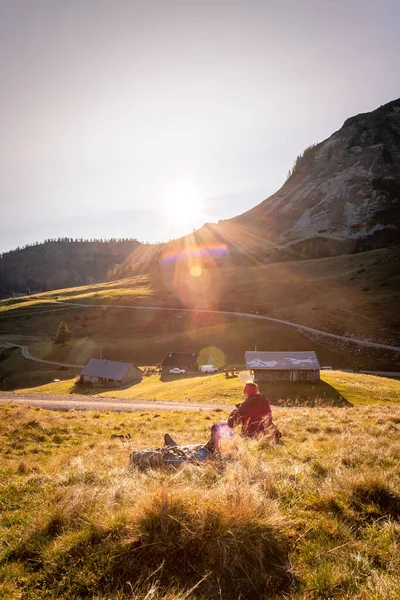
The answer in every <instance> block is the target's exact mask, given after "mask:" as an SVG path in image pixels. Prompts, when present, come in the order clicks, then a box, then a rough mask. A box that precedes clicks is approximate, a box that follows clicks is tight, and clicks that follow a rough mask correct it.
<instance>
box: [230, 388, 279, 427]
mask: <svg viewBox="0 0 400 600" xmlns="http://www.w3.org/2000/svg"><path fill="white" fill-rule="evenodd" d="M239 423H241V424H242V434H243V435H246V436H249V437H252V436H255V435H259V434H262V433H264V430H265V428H268V427H269V426H270V425H271V424H272V412H271V407H270V405H269V402H268V400H267V398H266V397H265V396H264V395H263V394H256V395H255V396H249V397H248V398H247V399H246V400H245V401H244V402H242V404H239V405H238V407H237V408H235V410H233V411H232V412H231V414H230V415H229V417H228V427H235V425H238V424H239Z"/></svg>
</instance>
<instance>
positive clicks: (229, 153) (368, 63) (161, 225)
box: [0, 0, 400, 251]
mask: <svg viewBox="0 0 400 600" xmlns="http://www.w3.org/2000/svg"><path fill="white" fill-rule="evenodd" d="M399 25H400V2H399V0H230V1H223V0H201V1H199V0H140V1H139V0H107V1H106V0H0V82H1V88H0V251H5V250H9V249H12V248H15V247H16V246H17V245H23V244H26V243H31V242H35V241H41V240H43V239H45V238H49V237H58V236H68V237H88V238H91V237H103V238H104V237H107V238H108V237H136V238H138V239H139V240H141V241H167V240H169V239H171V238H174V237H177V236H179V235H182V234H185V233H189V232H190V231H191V230H192V229H193V227H196V228H197V227H200V226H201V225H203V223H204V222H208V221H213V222H215V221H218V220H219V219H225V218H229V217H233V216H235V215H237V214H240V213H242V212H244V211H246V210H248V209H249V208H251V207H252V206H255V205H256V204H258V203H259V202H261V201H262V200H263V199H264V198H266V197H267V196H269V195H270V194H272V193H273V192H275V191H276V190H277V189H278V188H279V187H280V186H281V185H282V184H283V182H284V180H285V178H286V175H287V172H288V169H289V168H290V167H291V166H292V163H293V160H294V159H295V158H296V155H297V154H299V153H300V152H301V151H302V150H303V149H304V148H305V147H306V146H308V145H309V144H311V143H314V142H319V141H322V140H323V139H325V138H326V137H328V136H329V135H331V134H332V133H333V132H334V131H336V130H337V129H339V128H340V127H341V125H342V124H343V121H344V120H345V119H346V118H347V117H350V116H352V115H354V114H357V113H360V112H366V111H369V110H373V109H374V108H377V107H378V106H379V105H381V104H384V103H386V102H389V101H390V100H393V99H395V98H397V97H399V96H400V41H399V40H400V36H399V33H398V31H399ZM190 206H192V208H190Z"/></svg>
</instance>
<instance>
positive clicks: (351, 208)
mask: <svg viewBox="0 0 400 600" xmlns="http://www.w3.org/2000/svg"><path fill="white" fill-rule="evenodd" d="M232 221H233V222H235V223H236V224H241V225H242V226H243V225H245V226H252V227H255V228H256V229H257V230H258V232H259V235H263V237H264V238H266V239H268V240H269V241H270V242H272V243H273V244H275V245H276V247H278V248H279V249H280V250H282V249H284V248H288V247H293V245H295V246H298V245H299V244H300V245H301V246H302V247H303V248H304V247H307V251H306V253H305V254H306V255H310V253H311V255H316V256H321V255H322V256H324V255H327V254H337V253H344V252H349V251H350V252H352V251H359V250H366V249H371V248H377V247H385V246H387V245H390V244H392V243H395V242H397V241H398V240H399V230H400V99H397V100H394V101H392V102H389V103H388V104H385V105H384V106H381V107H379V108H378V109H376V110H374V111H372V112H370V113H363V114H359V115H356V116H354V117H351V118H349V119H347V120H346V121H345V122H344V124H343V126H342V128H341V129H339V131H337V132H335V133H334V134H333V135H332V136H330V137H329V138H328V139H327V140H325V141H323V142H321V143H319V144H316V145H313V146H310V147H309V148H307V149H306V150H305V151H304V153H303V154H302V155H301V156H299V157H298V158H297V160H296V162H295V164H294V167H293V171H292V173H291V175H290V177H289V178H288V179H287V181H286V182H285V183H284V185H283V186H282V187H281V189H280V190H279V191H278V192H276V193H275V194H273V195H272V196H270V197H269V198H267V199H266V200H264V202H262V203H261V204H259V205H258V206H256V207H255V208H253V209H251V210H250V211H248V212H246V213H244V214H243V215H240V216H239V217H236V218H235V219H232ZM261 232H262V233H261Z"/></svg>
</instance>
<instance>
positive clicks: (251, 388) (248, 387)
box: [243, 381, 258, 396]
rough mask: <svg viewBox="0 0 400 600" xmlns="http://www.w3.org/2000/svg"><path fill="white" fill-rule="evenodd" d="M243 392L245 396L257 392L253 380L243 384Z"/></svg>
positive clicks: (256, 386) (253, 394)
mask: <svg viewBox="0 0 400 600" xmlns="http://www.w3.org/2000/svg"><path fill="white" fill-rule="evenodd" d="M243 394H246V395H247V396H255V395H256V394H258V385H257V384H256V383H253V381H248V382H247V383H245V384H244V387H243Z"/></svg>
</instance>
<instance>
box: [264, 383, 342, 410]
mask: <svg viewBox="0 0 400 600" xmlns="http://www.w3.org/2000/svg"><path fill="white" fill-rule="evenodd" d="M258 387H259V389H260V392H261V393H262V394H265V396H267V398H268V400H269V401H270V403H271V404H273V405H275V406H311V407H313V406H337V407H346V406H347V407H348V406H353V404H352V403H351V402H349V401H348V400H347V399H346V398H345V397H343V395H342V394H341V393H340V392H338V391H337V390H336V389H335V388H334V387H333V386H331V385H329V383H326V382H325V381H320V382H318V383H311V382H310V383H307V382H301V383H293V382H289V381H271V382H262V383H259V384H258Z"/></svg>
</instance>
